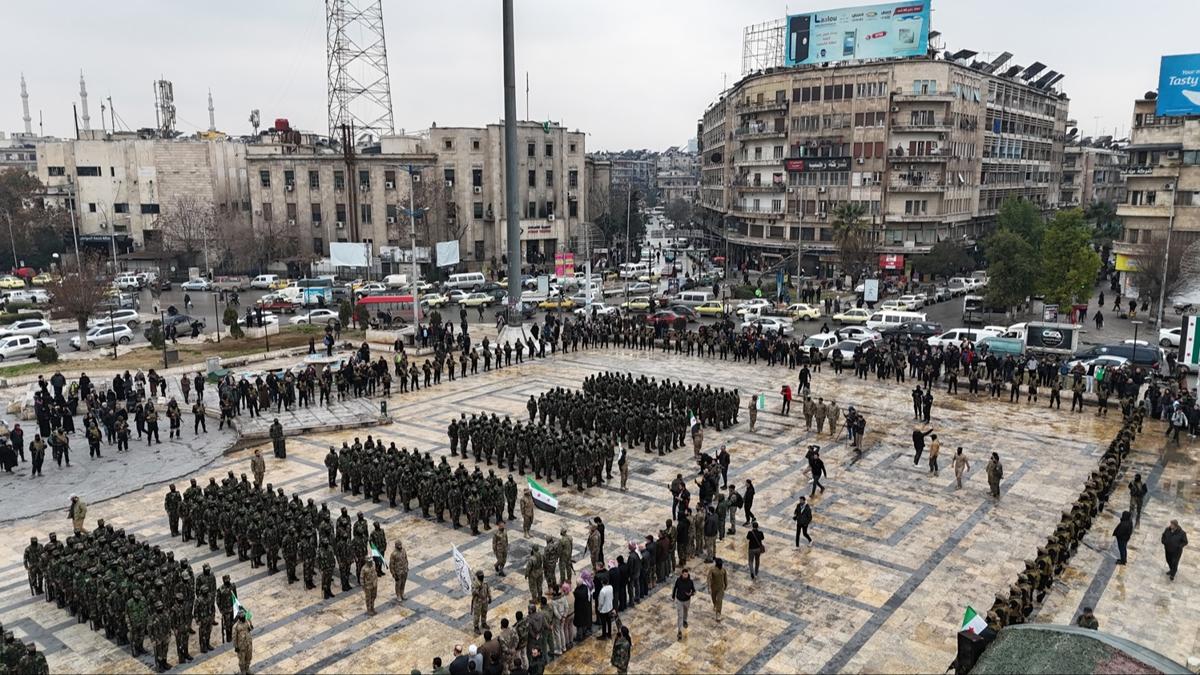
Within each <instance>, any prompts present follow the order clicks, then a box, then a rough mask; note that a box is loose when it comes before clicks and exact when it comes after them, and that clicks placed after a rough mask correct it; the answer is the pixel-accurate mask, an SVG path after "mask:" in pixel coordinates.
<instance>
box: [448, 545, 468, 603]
mask: <svg viewBox="0 0 1200 675" xmlns="http://www.w3.org/2000/svg"><path fill="white" fill-rule="evenodd" d="M450 555H452V556H454V573H455V575H456V576H458V585H459V587H460V588H462V592H463V593H470V592H471V566H470V565H468V564H467V559H466V558H464V557H463V554H462V553H460V552H459V550H458V547H457V546H454V545H453V544H451V545H450Z"/></svg>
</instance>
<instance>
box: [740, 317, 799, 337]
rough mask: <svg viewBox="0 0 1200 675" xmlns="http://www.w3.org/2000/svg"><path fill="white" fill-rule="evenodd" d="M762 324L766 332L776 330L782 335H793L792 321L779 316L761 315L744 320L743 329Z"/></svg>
mask: <svg viewBox="0 0 1200 675" xmlns="http://www.w3.org/2000/svg"><path fill="white" fill-rule="evenodd" d="M758 326H762V330H763V332H764V333H769V332H775V333H779V334H780V335H791V334H792V331H793V330H794V329H793V328H792V322H790V321H787V320H786V319H782V318H780V317H777V316H761V317H755V318H753V319H748V320H746V321H744V322H742V330H746V329H748V328H755V327H758Z"/></svg>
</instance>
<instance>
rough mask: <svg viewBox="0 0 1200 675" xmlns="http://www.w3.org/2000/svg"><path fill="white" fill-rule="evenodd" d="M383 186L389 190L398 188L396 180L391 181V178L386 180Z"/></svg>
mask: <svg viewBox="0 0 1200 675" xmlns="http://www.w3.org/2000/svg"><path fill="white" fill-rule="evenodd" d="M383 187H384V188H386V189H388V190H395V189H396V181H391V180H389V181H386V182H384V184H383Z"/></svg>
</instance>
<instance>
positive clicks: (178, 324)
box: [143, 314, 204, 339]
mask: <svg viewBox="0 0 1200 675" xmlns="http://www.w3.org/2000/svg"><path fill="white" fill-rule="evenodd" d="M193 324H199V325H200V330H204V319H201V318H200V317H196V316H188V315H187V314H168V315H167V318H166V319H165V320H164V321H163V324H162V326H163V330H166V329H168V328H170V327H172V326H174V327H175V330H177V331H179V334H180V335H183V334H184V333H188V332H191V330H192V325H193ZM149 330H150V328H149V327H147V328H146V330H145V331H143V334H145V333H146V332H148V331H149ZM146 338H147V339H149V336H148V335H147V336H146Z"/></svg>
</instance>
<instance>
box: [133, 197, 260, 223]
mask: <svg viewBox="0 0 1200 675" xmlns="http://www.w3.org/2000/svg"><path fill="white" fill-rule="evenodd" d="M142 208H143V209H145V208H146V207H145V205H142ZM142 212H143V213H145V211H144V210H143V211H142ZM274 215H275V214H274V213H273V210H272V208H271V202H263V205H262V218H263V220H264V221H266V222H268V223H269V222H271V220H272V218H273V217H274Z"/></svg>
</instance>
